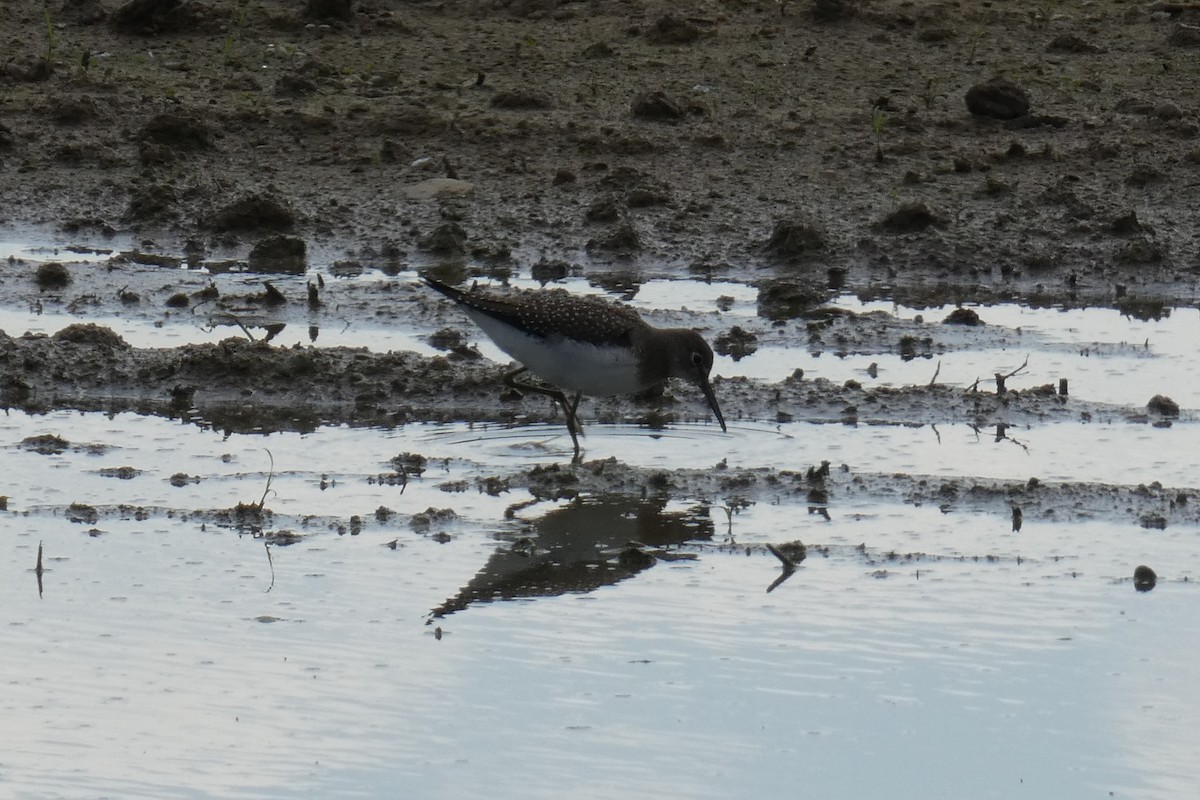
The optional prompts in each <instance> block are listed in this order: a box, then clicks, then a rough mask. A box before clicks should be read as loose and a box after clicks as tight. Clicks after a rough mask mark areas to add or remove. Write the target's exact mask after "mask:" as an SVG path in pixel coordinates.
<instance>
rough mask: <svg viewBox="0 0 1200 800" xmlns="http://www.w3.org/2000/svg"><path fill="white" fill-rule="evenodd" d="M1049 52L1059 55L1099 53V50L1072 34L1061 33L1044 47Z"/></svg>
mask: <svg viewBox="0 0 1200 800" xmlns="http://www.w3.org/2000/svg"><path fill="white" fill-rule="evenodd" d="M1046 49H1047V50H1049V51H1050V52H1052V53H1053V52H1059V53H1099V52H1100V48H1099V47H1097V46H1096V45H1094V44H1090V43H1089V42H1086V41H1084V40H1083V39H1081V38H1080V37H1078V36H1076V35H1075V34H1073V33H1062V34H1059V35H1058V36H1055V37H1054V38H1053V39H1051V40H1050V44H1048V45H1046Z"/></svg>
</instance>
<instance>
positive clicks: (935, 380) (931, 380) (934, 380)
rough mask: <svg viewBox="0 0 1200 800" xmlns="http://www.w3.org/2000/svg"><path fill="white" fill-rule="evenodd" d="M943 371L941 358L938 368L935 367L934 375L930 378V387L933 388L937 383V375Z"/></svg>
mask: <svg viewBox="0 0 1200 800" xmlns="http://www.w3.org/2000/svg"><path fill="white" fill-rule="evenodd" d="M941 371H942V360H941V359H940V358H939V359H938V365H937V369H935V370H934V371H933V377H932V378H930V379H929V388H930V389H932V388H933V386H934V384H935V383H937V376H938V375H939V374H940V373H941Z"/></svg>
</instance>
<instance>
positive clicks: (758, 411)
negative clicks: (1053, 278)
mask: <svg viewBox="0 0 1200 800" xmlns="http://www.w3.org/2000/svg"><path fill="white" fill-rule="evenodd" d="M502 372H503V368H502V367H500V366H498V365H496V364H494V363H491V362H488V361H486V360H481V359H478V358H477V357H472V358H468V359H466V360H455V359H453V358H450V357H445V356H432V357H425V356H420V355H417V354H415V353H408V352H394V353H374V352H371V351H368V350H366V349H352V348H341V347H332V348H301V347H291V348H283V347H276V346H273V345H271V344H269V343H267V342H258V341H249V340H247V339H244V338H230V339H226V340H223V341H221V342H219V343H216V344H195V345H185V346H183V347H179V348H163V349H155V348H135V347H131V346H130V345H128V344H127V343H126V342H125V341H124V340H123V339H122V338H121V337H120V336H119V335H118V334H116V333H114V332H113V331H111V330H110V329H107V328H103V327H100V326H97V325H94V324H76V325H70V326H68V327H66V328H64V329H62V330H61V331H59V332H57V333H55V334H53V335H52V336H43V335H26V336H21V337H11V336H8V335H7V334H4V333H3V332H0V404H2V405H3V406H4V407H5V408H17V409H21V410H24V411H29V412H34V413H37V412H44V411H48V410H52V409H59V408H74V409H79V410H91V411H107V412H117V411H127V410H130V411H141V412H145V413H155V414H167V415H170V416H179V417H184V418H195V419H196V420H198V421H203V422H205V423H207V424H210V425H213V426H216V427H218V428H222V429H225V430H228V431H230V432H251V431H259V432H262V431H270V430H311V429H312V427H313V426H315V425H317V424H351V425H375V426H380V425H383V426H388V425H396V424H403V423H405V422H411V421H468V422H500V423H509V422H517V421H525V422H546V421H553V420H555V419H557V416H556V414H555V411H554V408H553V406H551V405H550V404H549V403H546V402H543V401H540V400H539V399H538V398H536V397H532V398H521V397H520V396H513V395H512V393H511V392H506V391H505V390H504V388H503V386H502V385H501V382H500V380H499V379H500V376H501V374H502ZM715 385H716V386H717V389H718V391H719V394H720V397H721V404H722V407H723V408H724V409H725V414H726V416H727V417H728V418H729V419H731V420H737V419H748V420H776V421H779V422H829V423H860V422H861V423H864V424H879V425H910V424H915V425H921V424H936V423H965V424H969V425H973V426H977V427H986V426H997V425H1000V426H1004V425H1017V424H1021V425H1026V424H1031V423H1038V422H1051V421H1073V422H1112V421H1125V422H1129V423H1134V424H1147V423H1151V422H1154V421H1169V420H1172V419H1178V418H1179V415H1180V413H1181V412H1180V411H1179V409H1178V408H1173V409H1172V408H1167V409H1159V408H1154V409H1146V408H1140V409H1135V408H1129V407H1123V406H1118V405H1112V404H1104V403H1096V402H1089V401H1086V400H1081V399H1078V398H1074V397H1067V396H1062V395H1060V394H1058V393H1057V390H1056V388H1055V387H1054V386H1050V385H1047V386H1042V387H1035V388H1033V389H1030V390H1026V391H1015V390H1012V391H1007V390H1006V391H1005V392H1004V393H1003V394H1000V393H998V392H997V391H995V390H994V389H993V390H992V391H986V390H984V389H982V388H978V387H966V388H962V387H950V386H944V385H937V384H934V385H929V386H908V387H896V388H894V387H872V388H864V387H862V386H861V385H858V384H856V383H854V382H848V383H847V384H843V385H836V384H834V383H832V382H831V381H829V380H826V379H816V380H806V379H804V378H803V377H793V378H789V379H786V380H783V381H780V382H778V383H770V384H768V383H764V382H762V381H756V380H751V379H747V378H733V379H717V380H716V381H715ZM668 392H671V393H670V394H668V395H666V396H656V397H649V398H645V399H644V400H643V401H642V402H641V403H640V404H639V403H638V401H637V400H636V399H627V398H616V399H612V400H605V401H603V402H599V403H591V404H585V406H583V408H585V409H586V411H587V413H589V414H590V415H591V418H592V419H594V420H597V421H600V422H616V421H622V422H628V421H632V422H636V423H640V424H645V425H648V426H650V427H662V426H663V425H665V424H667V423H669V422H671V421H673V420H694V419H698V418H704V410H705V409H704V405H703V402H702V399H701V398H698V397H693V396H691V394H690V393H686V392H685V391H684V390H683V389H680V390H679V392H678V393H677V394H676V393H674V392H672V390H668ZM1189 418H1190V417H1189V416H1188V415H1187V414H1186V413H1185V420H1186V419H1189Z"/></svg>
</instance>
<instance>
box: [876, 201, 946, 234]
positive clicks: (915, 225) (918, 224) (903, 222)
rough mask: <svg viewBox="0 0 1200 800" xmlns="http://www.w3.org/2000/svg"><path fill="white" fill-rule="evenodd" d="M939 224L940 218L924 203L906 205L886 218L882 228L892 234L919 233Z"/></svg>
mask: <svg viewBox="0 0 1200 800" xmlns="http://www.w3.org/2000/svg"><path fill="white" fill-rule="evenodd" d="M937 222H938V218H937V217H936V216H934V214H933V212H932V211H930V210H929V207H928V206H926V205H925V204H924V203H905V204H904V205H902V206H900V207H899V208H897V209H896V210H895V211H893V212H892V213H890V214H888V215H887V216H886V217H884V218H883V220H882V221H881V222H880V226H881V227H882V228H883V229H884V230H885V231H890V232H891V233H917V232H919V231H923V230H925V229H926V228H928V227H929V226H930V225H934V224H936V223H937Z"/></svg>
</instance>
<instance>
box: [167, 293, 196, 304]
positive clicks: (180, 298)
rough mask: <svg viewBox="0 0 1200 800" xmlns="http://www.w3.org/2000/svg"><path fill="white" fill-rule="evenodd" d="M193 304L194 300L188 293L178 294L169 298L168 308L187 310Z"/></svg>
mask: <svg viewBox="0 0 1200 800" xmlns="http://www.w3.org/2000/svg"><path fill="white" fill-rule="evenodd" d="M191 304H192V299H191V298H190V297H188V296H187V293H186V292H176V293H175V294H173V295H171V296H170V297H168V298H167V308H187V307H188V306H190V305H191Z"/></svg>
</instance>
